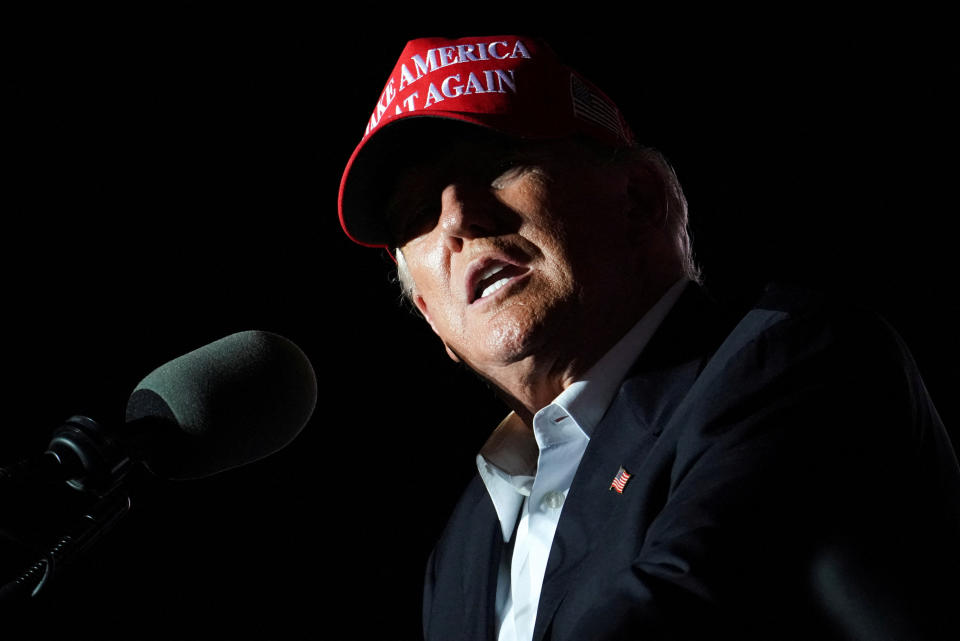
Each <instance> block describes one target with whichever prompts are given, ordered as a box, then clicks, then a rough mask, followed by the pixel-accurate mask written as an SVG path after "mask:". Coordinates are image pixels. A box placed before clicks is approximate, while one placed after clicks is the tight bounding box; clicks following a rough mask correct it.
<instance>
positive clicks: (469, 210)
mask: <svg viewBox="0 0 960 641" xmlns="http://www.w3.org/2000/svg"><path fill="white" fill-rule="evenodd" d="M440 205H441V211H440V229H441V231H442V233H443V240H444V243H446V245H447V246H448V247H449V249H450V250H451V251H460V250H461V249H463V243H464V241H466V240H470V239H474V238H482V237H484V236H491V235H495V234H497V233H498V231H497V230H498V222H497V214H496V212H495V211H494V209H495V205H494V203H492V202H491V197H490V194H489V193H485V192H483V191H481V190H478V188H475V187H473V188H472V187H469V186H466V185H464V184H462V183H451V184H449V185H447V186H446V187H445V188H444V189H443V191H442V192H441V195H440Z"/></svg>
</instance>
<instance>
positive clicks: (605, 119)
mask: <svg viewBox="0 0 960 641" xmlns="http://www.w3.org/2000/svg"><path fill="white" fill-rule="evenodd" d="M570 94H571V97H572V98H573V114H574V115H575V116H576V117H577V118H580V119H582V120H586V121H589V122H592V123H593V124H595V125H599V126H601V127H603V128H604V129H606V130H608V131H610V132H612V133H613V134H614V135H615V136H618V137H620V138H623V139H626V138H627V136H626V134H625V133H624V130H623V125H622V123H621V121H620V111H619V110H618V109H617V107H616V105H614V104H613V103H612V102H610V100H608V99H607V98H606V97H605V96H603V95H601V94H599V93H597V92H596V91H594V90H592V89H591V88H590V87H589V85H587V83H585V82H584V81H582V80H580V78H578V77H577V74H575V73H572V74H570Z"/></svg>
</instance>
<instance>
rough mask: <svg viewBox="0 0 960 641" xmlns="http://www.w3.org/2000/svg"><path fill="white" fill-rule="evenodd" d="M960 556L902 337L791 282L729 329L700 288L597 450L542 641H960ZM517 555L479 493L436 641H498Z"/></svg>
mask: <svg viewBox="0 0 960 641" xmlns="http://www.w3.org/2000/svg"><path fill="white" fill-rule="evenodd" d="M621 466H623V467H625V468H626V469H627V470H628V471H629V472H630V473H631V474H632V475H633V476H632V478H631V479H630V480H629V481H628V483H627V485H626V487H625V488H624V491H623V493H622V494H619V493H617V492H615V491H611V490H610V483H611V481H612V479H613V478H614V476H615V475H616V474H617V471H618V469H619V468H620V467H621ZM958 547H960V471H958V466H957V460H956V457H955V454H954V452H953V449H952V448H951V446H950V442H949V439H948V437H947V436H946V433H945V431H944V429H943V426H942V424H941V423H940V421H939V418H938V417H937V415H936V411H935V409H934V408H933V405H932V404H931V402H930V400H929V397H928V395H927V394H926V391H925V390H924V388H923V383H922V381H921V380H920V377H919V375H918V373H917V371H916V367H915V365H914V363H913V361H912V359H911V357H910V355H909V353H908V352H907V350H906V348H905V346H904V345H903V344H902V342H901V341H900V339H899V338H898V337H897V336H896V334H895V333H894V332H893V331H892V330H890V329H889V328H888V327H887V326H886V325H885V324H884V323H883V322H882V321H881V320H880V319H878V318H877V317H875V316H873V315H870V314H867V313H860V312H857V311H851V310H848V309H843V308H839V307H836V306H834V305H832V304H830V303H829V302H828V301H826V300H825V299H821V298H818V297H816V296H813V295H809V294H806V293H803V292H794V291H789V290H785V289H780V288H768V290H767V292H766V293H765V295H764V297H763V298H762V300H761V301H760V303H758V304H757V305H756V306H755V307H754V308H753V309H751V310H750V311H749V312H748V313H747V314H746V315H744V316H742V317H740V318H735V317H734V318H731V317H727V316H725V315H724V314H723V313H721V312H720V311H718V308H717V307H716V306H714V305H713V304H712V303H710V302H709V301H708V299H707V298H706V297H705V296H704V294H703V293H702V291H701V290H700V289H699V288H698V287H697V286H691V287H689V288H688V290H687V291H686V292H685V293H684V295H683V296H682V297H681V299H680V300H679V301H678V303H677V305H676V306H675V307H674V309H673V310H672V311H671V313H670V315H669V316H668V317H667V319H666V320H665V321H664V323H663V325H662V326H661V327H660V329H659V330H658V331H657V332H656V334H655V335H654V337H653V339H652V340H651V342H650V344H649V345H648V346H647V349H646V350H644V352H643V354H642V355H641V357H640V359H639V360H638V361H637V363H636V364H635V366H634V367H633V368H632V370H631V371H630V373H629V375H628V376H627V378H626V379H625V380H624V382H623V384H622V386H621V388H620V390H619V393H618V395H617V396H616V397H615V399H614V401H613V403H612V405H611V407H610V408H609V410H608V411H607V413H606V415H605V416H604V418H603V420H602V421H601V422H600V424H599V425H598V426H597V428H596V430H595V432H594V435H593V437H592V439H591V441H590V444H589V446H588V448H587V451H586V453H585V454H584V457H583V460H582V461H581V463H580V467H579V469H578V471H577V474H576V477H575V478H574V481H573V484H572V487H571V489H570V492H569V495H568V497H567V500H566V502H565V505H564V507H563V511H562V513H561V517H560V522H559V525H558V527H557V532H556V536H555V539H554V542H553V547H552V548H551V552H550V558H549V562H548V565H547V570H546V575H545V578H544V585H543V590H542V593H541V597H540V604H539V610H538V613H537V623H536V629H535V632H534V639H535V641H540V640H546V639H549V640H552V641H561V640H565V641H566V640H569V641H591V640H601V639H602V640H610V639H637V640H639V641H656V640H659V639H683V640H692V639H711V640H717V639H764V640H775V639H831V638H841V639H846V638H850V639H900V638H903V639H925V638H934V639H937V638H944V639H947V638H950V639H960V635H957V634H956V630H957V628H956V627H949V626H955V625H956V615H955V614H954V611H956V610H957V609H958V608H960V598H958V595H960V590H958V585H960V579H958V577H960V561H958ZM506 548H507V546H506V545H505V544H504V543H503V538H502V535H501V534H500V525H499V522H498V520H497V517H496V514H495V512H494V508H493V505H492V503H491V502H490V499H489V497H488V496H487V493H486V491H485V489H484V486H483V483H482V482H481V481H480V480H479V478H476V479H474V481H473V482H472V483H471V484H470V485H469V487H468V488H467V490H466V492H465V494H464V495H463V497H462V499H461V500H460V502H459V504H458V505H457V507H456V509H455V511H454V513H453V515H452V516H451V519H450V521H449V524H448V526H447V528H446V530H445V531H444V533H443V535H442V537H441V540H440V541H439V543H438V545H437V546H436V548H435V550H434V553H433V555H432V556H431V559H430V562H429V565H428V569H427V576H426V589H425V595H424V630H425V637H426V639H427V640H428V641H461V640H463V641H473V640H483V641H487V640H490V639H494V625H495V624H494V596H495V589H496V576H497V566H498V563H499V559H500V555H501V554H502V553H505V549H506ZM940 581H944V583H942V584H941V583H939V582H940Z"/></svg>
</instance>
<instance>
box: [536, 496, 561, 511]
mask: <svg viewBox="0 0 960 641" xmlns="http://www.w3.org/2000/svg"><path fill="white" fill-rule="evenodd" d="M562 505H563V492H547V493H546V494H544V495H543V500H542V501H541V502H540V506H541V507H542V508H543V509H545V510H547V509H549V510H558V509H560V507H561V506H562Z"/></svg>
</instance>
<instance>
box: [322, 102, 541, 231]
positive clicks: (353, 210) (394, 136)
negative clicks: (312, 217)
mask: <svg viewBox="0 0 960 641" xmlns="http://www.w3.org/2000/svg"><path fill="white" fill-rule="evenodd" d="M498 120H500V119H498V118H497V117H496V116H495V115H491V114H484V115H483V119H482V120H481V119H479V118H474V117H472V116H471V115H470V114H463V113H459V112H444V111H431V112H427V113H416V114H411V115H410V116H408V117H403V118H395V119H394V120H392V121H391V122H389V123H387V124H385V125H383V126H382V127H381V128H379V129H378V130H377V131H376V132H374V134H372V135H371V136H370V137H368V138H367V139H366V140H364V141H363V142H362V143H361V144H360V145H359V146H358V147H357V148H356V149H355V150H354V152H353V155H352V156H351V157H350V160H349V161H348V162H347V167H346V170H345V171H344V174H343V178H342V180H341V182H340V196H339V210H340V225H341V226H342V227H343V230H344V232H346V234H347V236H348V237H349V238H350V239H351V240H353V241H354V242H356V243H358V244H360V245H364V246H367V247H384V248H390V245H391V239H390V234H389V232H388V230H387V225H386V215H385V205H386V202H387V199H388V198H389V197H390V195H391V192H392V190H393V187H394V184H395V181H396V179H397V174H398V171H397V170H398V169H400V168H402V167H404V166H409V165H410V163H411V162H412V161H413V160H420V159H422V158H423V157H425V156H427V155H429V154H430V153H432V150H434V149H436V148H437V147H436V144H437V143H441V142H445V143H447V144H449V141H451V140H453V139H455V138H456V137H458V136H463V135H465V134H467V133H468V132H473V133H476V132H478V131H482V130H487V131H490V132H492V133H499V134H503V135H508V136H511V137H516V138H526V139H538V138H554V137H556V133H555V132H554V133H553V135H546V133H544V134H543V135H536V134H535V135H530V132H529V131H527V132H524V133H523V134H520V133H519V132H516V131H512V128H511V126H510V125H511V124H512V122H511V119H510V118H508V117H504V118H503V119H502V122H498Z"/></svg>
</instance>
